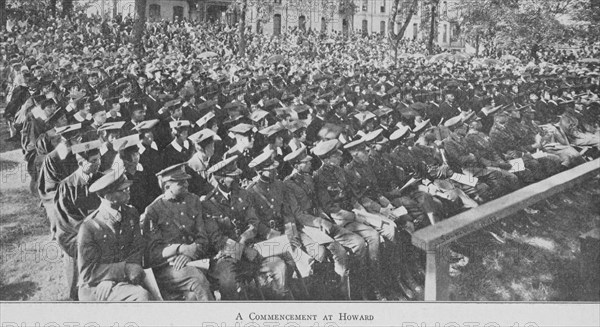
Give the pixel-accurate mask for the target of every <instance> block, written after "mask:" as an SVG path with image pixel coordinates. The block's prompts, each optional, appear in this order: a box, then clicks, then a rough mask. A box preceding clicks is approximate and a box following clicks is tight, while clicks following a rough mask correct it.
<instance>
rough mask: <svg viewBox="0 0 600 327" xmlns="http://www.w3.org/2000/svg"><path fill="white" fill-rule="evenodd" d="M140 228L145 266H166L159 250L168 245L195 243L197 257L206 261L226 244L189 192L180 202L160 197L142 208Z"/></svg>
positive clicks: (198, 201) (200, 205)
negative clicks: (143, 243)
mask: <svg viewBox="0 0 600 327" xmlns="http://www.w3.org/2000/svg"><path fill="white" fill-rule="evenodd" d="M142 226H143V227H142V230H143V235H144V238H145V240H146V243H147V247H146V252H145V264H146V266H148V267H157V266H161V265H164V264H166V263H167V259H166V258H163V256H162V251H163V250H164V249H165V248H166V247H168V246H170V245H172V244H192V243H196V244H198V245H200V254H201V257H204V258H208V257H210V256H211V255H213V254H216V253H217V252H218V251H220V250H221V249H222V248H223V247H224V246H225V242H226V241H227V237H225V236H223V234H222V233H221V231H220V230H219V226H218V225H217V222H216V221H215V220H213V219H210V217H207V216H205V215H204V212H203V211H202V203H201V201H200V198H199V197H198V196H197V195H194V194H191V193H188V194H187V195H186V196H185V197H184V198H183V199H182V200H181V201H175V200H173V199H167V198H166V197H165V195H164V194H163V195H160V196H159V197H158V198H156V199H155V200H154V201H153V202H152V203H151V204H150V205H149V206H148V207H146V211H145V212H144V214H143V215H142Z"/></svg>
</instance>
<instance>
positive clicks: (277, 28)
mask: <svg viewBox="0 0 600 327" xmlns="http://www.w3.org/2000/svg"><path fill="white" fill-rule="evenodd" d="M280 34H281V15H280V14H275V16H273V35H280Z"/></svg>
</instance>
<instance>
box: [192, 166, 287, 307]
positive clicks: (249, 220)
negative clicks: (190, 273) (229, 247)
mask: <svg viewBox="0 0 600 327" xmlns="http://www.w3.org/2000/svg"><path fill="white" fill-rule="evenodd" d="M236 160H237V156H232V157H229V158H227V159H225V160H223V161H221V162H219V163H217V164H215V165H214V166H212V167H210V168H209V169H208V170H207V173H208V174H211V175H212V176H214V178H215V180H216V182H217V183H218V186H217V187H215V188H214V189H213V190H211V191H210V192H209V193H208V194H207V196H206V199H205V201H204V203H203V208H204V210H205V212H206V215H207V216H209V217H212V219H214V220H215V221H216V222H217V224H218V225H219V229H220V230H221V231H222V233H223V234H224V235H225V236H227V237H228V238H229V239H231V240H233V241H235V242H237V243H239V244H240V246H242V247H244V250H243V253H244V255H245V257H246V259H248V260H250V261H252V260H255V261H259V262H261V265H260V269H259V270H258V271H257V272H258V273H259V274H263V275H268V276H269V277H270V278H273V279H274V278H275V277H277V276H279V275H282V274H284V271H285V263H284V262H283V260H281V259H279V258H274V259H267V258H264V259H263V258H260V257H258V256H257V254H258V253H255V252H256V250H254V249H253V248H251V247H248V246H247V245H251V244H252V243H254V241H255V237H256V231H257V230H258V222H259V219H258V217H257V215H256V210H255V206H256V199H255V198H254V194H252V193H251V192H249V191H247V190H245V189H243V188H240V186H239V184H238V178H239V176H240V174H241V173H242V171H241V169H239V168H237V165H236ZM235 263H236V261H235V260H234V258H231V257H225V256H223V257H221V258H218V260H215V262H214V264H213V265H212V268H211V272H210V273H211V275H212V276H213V277H215V278H216V279H217V280H218V281H219V290H220V292H221V295H222V296H223V299H224V300H235V299H240V295H239V294H238V291H237V289H238V287H237V283H236V274H235V269H234V268H235ZM274 268H279V269H283V271H277V270H274ZM268 279H269V278H267V280H268ZM260 280H261V281H265V279H264V278H261V279H260ZM277 284H278V282H276V283H275V285H277ZM262 287H264V288H266V287H269V285H266V283H263V285H262ZM267 293H268V292H267Z"/></svg>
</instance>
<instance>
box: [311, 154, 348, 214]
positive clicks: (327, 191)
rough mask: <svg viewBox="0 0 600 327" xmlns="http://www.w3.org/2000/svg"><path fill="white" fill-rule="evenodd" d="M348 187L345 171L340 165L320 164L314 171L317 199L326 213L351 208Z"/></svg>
mask: <svg viewBox="0 0 600 327" xmlns="http://www.w3.org/2000/svg"><path fill="white" fill-rule="evenodd" d="M349 187H350V184H349V181H348V178H347V177H346V172H345V171H344V169H343V168H341V167H338V166H332V165H322V166H321V168H319V170H317V171H316V172H315V188H316V191H317V199H318V202H319V206H320V207H321V209H323V211H324V212H325V213H326V214H331V213H335V212H338V211H340V210H341V209H345V210H351V209H352V204H351V198H350V194H349V193H348V191H349Z"/></svg>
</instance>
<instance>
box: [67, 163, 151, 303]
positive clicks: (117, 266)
mask: <svg viewBox="0 0 600 327" xmlns="http://www.w3.org/2000/svg"><path fill="white" fill-rule="evenodd" d="M131 183H132V182H131V181H130V180H128V179H127V177H125V175H124V174H123V173H121V174H119V173H117V172H116V171H114V170H109V171H106V172H105V173H104V176H103V177H101V178H100V179H98V180H97V181H96V182H95V183H94V184H92V185H91V186H90V189H89V190H90V192H92V193H96V194H97V195H98V196H99V197H100V207H99V208H98V209H97V210H96V211H94V212H93V213H92V214H91V215H90V216H88V217H87V218H86V220H85V221H84V222H83V224H81V227H80V228H79V234H78V235H77V256H78V266H79V267H78V268H79V300H81V301H148V299H149V297H150V294H149V293H148V291H146V289H144V288H143V287H142V286H140V283H141V282H142V280H143V278H144V270H143V269H142V255H143V251H144V250H143V248H144V240H143V239H142V234H141V233H140V224H139V220H140V216H139V214H138V212H137V210H136V209H135V208H134V207H132V206H129V205H127V202H128V201H129V186H131ZM119 245H120V247H119Z"/></svg>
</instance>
